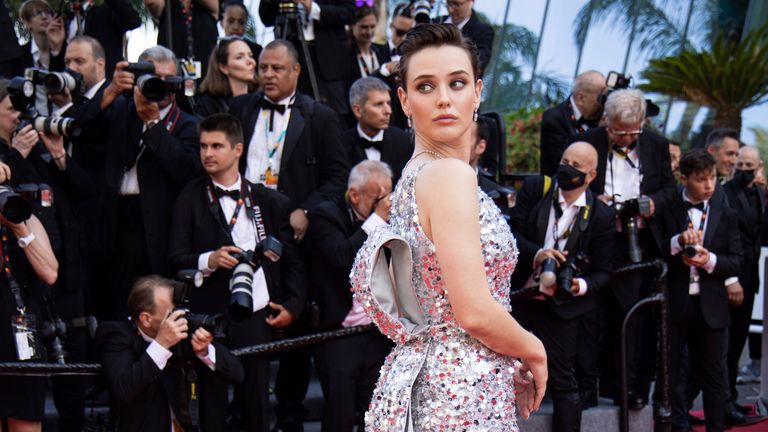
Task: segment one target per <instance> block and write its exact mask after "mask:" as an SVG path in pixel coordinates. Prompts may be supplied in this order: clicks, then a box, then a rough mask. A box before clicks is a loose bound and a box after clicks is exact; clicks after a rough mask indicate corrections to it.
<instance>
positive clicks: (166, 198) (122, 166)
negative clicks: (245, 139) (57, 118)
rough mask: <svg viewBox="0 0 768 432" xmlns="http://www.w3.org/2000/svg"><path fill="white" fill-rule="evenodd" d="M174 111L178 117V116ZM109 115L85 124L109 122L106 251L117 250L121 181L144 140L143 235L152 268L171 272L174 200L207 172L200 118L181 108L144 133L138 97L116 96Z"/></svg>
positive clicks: (141, 180)
mask: <svg viewBox="0 0 768 432" xmlns="http://www.w3.org/2000/svg"><path fill="white" fill-rule="evenodd" d="M87 104H88V105H89V107H94V106H96V107H98V105H100V104H101V97H100V96H97V97H94V98H93V99H91V100H90V101H88V102H87ZM174 112H177V113H178V115H174ZM106 113H107V114H108V116H107V118H106V119H101V117H95V118H94V119H93V120H91V122H89V123H88V124H87V125H86V126H85V127H90V125H91V124H92V123H93V122H97V121H108V122H109V134H108V139H107V143H106V156H105V160H104V177H105V192H104V202H103V206H104V225H103V227H102V232H103V239H104V240H103V243H104V247H105V248H106V250H105V255H106V256H110V255H111V254H112V253H114V252H118V251H114V250H113V249H114V244H115V240H116V233H117V200H118V192H119V190H120V182H121V179H122V177H123V173H124V172H125V171H126V170H127V169H129V168H130V167H131V166H133V164H134V163H135V162H136V158H137V157H138V156H139V152H140V147H139V143H140V142H143V144H144V145H145V150H144V152H143V153H142V154H141V157H140V158H139V159H138V162H137V176H138V182H139V191H140V193H139V199H140V201H141V213H142V216H143V221H144V235H145V240H146V243H147V252H148V255H149V262H150V264H151V266H152V272H154V273H158V274H165V273H166V272H167V270H168V268H167V261H166V258H167V256H166V254H167V252H168V236H169V232H170V230H171V224H172V221H171V215H172V213H173V203H174V201H175V200H176V197H177V196H178V194H179V192H180V191H181V189H182V187H183V186H184V185H185V184H186V183H187V181H189V180H190V179H192V178H194V177H196V176H197V175H199V174H200V173H201V172H202V168H201V165H200V152H199V149H198V147H199V140H198V136H197V118H195V117H193V116H191V115H189V114H186V113H185V112H184V111H182V110H180V109H178V110H177V109H172V110H171V112H170V114H169V115H168V119H169V120H172V121H170V122H168V123H166V122H165V121H161V122H159V123H158V124H156V125H154V126H153V127H151V128H149V129H147V130H146V131H144V132H142V129H143V127H144V123H143V122H142V120H141V119H140V118H139V116H138V115H137V114H136V108H135V105H134V103H133V100H129V99H128V98H126V97H123V96H121V97H119V98H117V99H116V100H115V102H113V103H112V105H111V106H110V107H109V110H108V111H106ZM171 117H172V118H171ZM85 127H84V128H85ZM169 129H170V130H169Z"/></svg>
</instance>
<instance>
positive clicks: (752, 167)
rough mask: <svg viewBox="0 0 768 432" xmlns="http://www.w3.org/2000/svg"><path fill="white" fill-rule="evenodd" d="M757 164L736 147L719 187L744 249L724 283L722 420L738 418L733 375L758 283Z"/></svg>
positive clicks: (760, 195)
mask: <svg viewBox="0 0 768 432" xmlns="http://www.w3.org/2000/svg"><path fill="white" fill-rule="evenodd" d="M761 166H762V162H761V160H760V153H758V151H757V148H755V147H753V146H744V147H742V148H741V149H739V150H738V156H737V157H736V164H735V170H734V171H733V178H732V179H731V180H729V181H728V182H727V183H725V185H724V186H723V190H724V191H725V193H726V196H727V197H728V203H729V205H730V206H731V208H732V209H734V210H736V213H737V214H738V222H739V234H740V236H741V246H742V249H743V251H744V256H743V259H742V263H741V274H739V275H738V277H739V281H738V283H731V284H728V282H729V281H727V282H726V284H727V285H726V288H727V293H728V303H729V305H730V314H731V329H730V333H729V338H728V357H727V367H728V384H729V385H730V406H729V407H726V421H728V417H729V416H735V417H738V416H736V415H735V413H734V411H738V410H737V407H736V406H734V404H735V403H736V401H737V400H738V393H737V391H736V376H737V374H738V372H739V370H738V367H739V357H740V356H741V351H742V349H743V348H744V343H745V341H746V339H747V336H748V334H749V323H750V319H751V317H752V305H753V304H754V301H755V294H757V291H758V289H759V285H760V279H759V276H758V261H759V259H760V239H761V229H762V221H763V214H764V212H765V204H764V203H765V193H764V192H763V190H762V188H760V187H757V186H755V175H756V173H757V171H758V170H759V169H762V168H761Z"/></svg>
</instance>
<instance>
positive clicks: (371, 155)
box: [357, 123, 384, 161]
mask: <svg viewBox="0 0 768 432" xmlns="http://www.w3.org/2000/svg"><path fill="white" fill-rule="evenodd" d="M357 134H358V135H359V136H360V138H362V139H364V140H366V141H384V129H382V130H380V131H379V132H378V133H377V134H376V135H375V136H374V137H373V138H371V137H369V136H368V135H367V134H366V133H365V132H363V129H362V128H361V127H360V123H358V124H357ZM365 157H366V159H368V160H375V161H380V160H381V152H380V151H378V150H377V149H375V148H373V147H369V148H367V149H365Z"/></svg>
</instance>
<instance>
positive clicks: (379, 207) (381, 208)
mask: <svg viewBox="0 0 768 432" xmlns="http://www.w3.org/2000/svg"><path fill="white" fill-rule="evenodd" d="M391 208H392V195H391V194H386V195H384V197H383V198H381V199H379V201H378V202H377V203H376V207H375V208H374V209H373V211H374V212H375V213H376V214H377V215H378V216H379V217H380V218H382V219H384V220H385V221H386V222H389V210H390V209H391Z"/></svg>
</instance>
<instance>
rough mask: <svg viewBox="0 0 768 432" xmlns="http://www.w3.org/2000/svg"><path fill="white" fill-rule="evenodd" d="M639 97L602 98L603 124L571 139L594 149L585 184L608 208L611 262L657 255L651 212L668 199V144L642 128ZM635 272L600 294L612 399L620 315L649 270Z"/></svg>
mask: <svg viewBox="0 0 768 432" xmlns="http://www.w3.org/2000/svg"><path fill="white" fill-rule="evenodd" d="M645 113H646V100H645V97H644V95H643V93H642V92H640V91H639V90H629V89H627V90H615V91H613V92H611V94H610V95H609V96H608V98H607V100H606V103H605V109H604V119H605V123H606V125H605V126H601V127H598V128H594V129H590V130H588V131H587V132H585V133H583V134H581V135H578V136H576V137H575V138H574V139H575V140H579V141H586V142H588V143H590V144H592V145H593V146H594V147H595V148H596V149H597V154H598V159H597V177H596V178H595V180H594V181H593V182H592V183H591V184H590V189H591V190H592V192H593V193H595V195H597V198H598V199H599V200H601V201H603V202H604V203H607V204H609V205H612V206H613V207H614V210H616V213H617V215H616V218H617V219H616V220H617V232H616V235H615V243H614V244H615V246H614V255H613V256H614V258H615V261H614V267H616V268H620V267H623V266H625V265H627V264H630V263H635V262H639V261H649V260H652V259H654V258H655V257H659V256H661V252H660V251H661V233H660V230H659V227H658V223H657V220H656V218H655V217H654V216H655V215H656V214H657V213H660V212H663V211H664V210H665V209H667V208H668V206H669V203H670V202H671V201H672V200H673V199H674V196H675V188H676V186H675V179H674V177H673V175H672V170H671V168H670V160H669V148H668V141H667V140H666V139H665V138H664V137H662V136H661V135H658V134H656V133H653V132H651V131H649V130H645V129H643V124H644V123H645V118H646V117H645ZM647 273H648V272H635V273H630V274H627V275H623V276H620V277H616V278H614V279H613V282H612V286H613V287H614V288H613V289H611V290H604V291H603V295H602V297H603V311H604V312H605V315H606V317H605V321H606V323H605V330H606V336H605V339H604V342H605V346H604V347H603V351H604V353H603V354H604V356H603V357H604V358H603V363H604V364H603V365H602V367H601V370H602V371H603V373H604V375H603V378H604V379H602V380H601V390H602V391H603V392H604V393H606V394H607V395H608V396H614V397H615V398H616V399H615V402H618V396H619V395H618V371H619V362H620V352H619V345H620V344H619V336H620V335H619V333H620V331H619V330H620V328H621V323H622V321H623V319H624V316H625V314H626V312H627V311H628V310H629V308H630V307H632V305H634V304H635V303H636V302H637V301H638V300H639V299H640V298H641V297H643V296H644V295H645V294H647V293H648V292H649V291H650V290H651V284H650V282H651V279H652V278H651V275H650V274H647ZM638 321H639V320H637V319H635V320H631V321H630V324H629V326H628V330H627V347H628V350H627V352H628V354H627V358H628V362H627V372H628V377H629V389H630V391H629V405H630V408H632V409H640V408H642V407H643V406H644V405H645V404H646V403H647V401H648V394H647V393H648V391H649V390H648V388H645V386H647V385H648V383H646V382H638V380H637V379H636V370H635V369H636V368H635V365H634V363H635V355H636V352H637V351H636V350H637V344H638V338H639V328H640V324H639V322H638Z"/></svg>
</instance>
